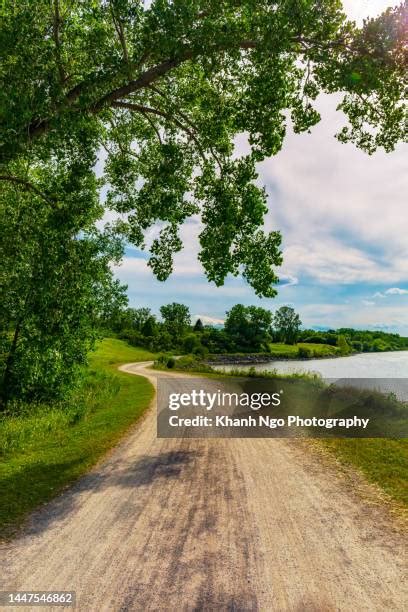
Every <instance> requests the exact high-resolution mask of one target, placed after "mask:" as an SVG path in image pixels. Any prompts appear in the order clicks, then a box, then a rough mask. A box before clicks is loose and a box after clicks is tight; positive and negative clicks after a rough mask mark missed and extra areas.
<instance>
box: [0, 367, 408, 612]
mask: <svg viewBox="0 0 408 612" xmlns="http://www.w3.org/2000/svg"><path fill="white" fill-rule="evenodd" d="M123 369H125V370H126V371H128V372H133V373H143V374H144V375H147V376H148V377H150V378H151V379H153V381H154V379H155V377H156V374H153V373H152V372H150V373H149V371H148V370H146V369H145V364H129V365H127V366H124V367H123ZM406 550H407V549H406V541H405V542H404V541H402V539H401V536H400V535H398V534H397V533H396V532H394V531H393V530H392V529H391V527H390V526H389V524H388V522H387V521H386V519H385V517H384V514H383V512H382V510H381V509H379V508H376V507H375V506H370V505H366V504H364V503H363V502H361V501H360V499H359V497H358V496H357V495H355V494H354V493H353V492H350V490H349V487H348V486H347V483H345V482H344V480H343V479H342V478H341V476H340V475H338V474H336V473H335V472H333V471H332V470H331V469H330V468H328V467H327V466H323V465H321V463H320V461H319V460H318V459H317V458H316V457H315V456H314V455H313V454H312V453H309V452H307V451H305V450H304V447H303V445H302V444H301V443H300V442H298V441H296V440H276V439H275V440H271V439H230V440H225V439H217V440H214V439H213V440H211V439H210V440H160V439H157V438H156V421H155V411H154V410H150V411H149V412H148V414H147V415H146V417H145V418H144V419H143V421H142V422H141V423H140V425H138V426H137V427H136V428H135V429H134V431H133V433H131V435H129V436H128V438H127V439H126V440H125V441H124V442H123V443H122V444H121V445H120V446H118V447H117V449H115V451H114V452H113V453H112V454H111V455H110V456H109V457H108V459H107V460H106V461H105V462H104V463H102V464H101V465H99V466H98V467H97V468H95V469H94V470H93V471H92V472H91V473H90V474H89V475H87V476H86V477H84V478H82V479H81V480H80V481H79V482H78V483H77V484H76V485H75V486H74V487H72V488H70V489H69V490H68V491H67V492H65V493H64V494H63V495H61V496H60V497H59V498H57V499H56V500H54V501H53V502H51V503H50V504H48V505H47V506H45V507H44V508H43V509H41V510H40V511H38V512H36V513H35V514H34V515H33V516H32V518H31V520H30V523H29V525H28V527H27V529H26V530H25V532H24V534H23V535H21V536H20V537H19V538H18V539H17V540H15V541H14V542H12V543H11V544H8V545H5V546H3V550H2V553H4V554H3V555H2V564H1V566H0V570H1V573H0V588H1V589H4V590H5V589H7V590H11V589H20V590H22V589H35V590H75V591H76V592H77V609H79V610H80V611H95V612H97V611H98V612H99V611H102V610H112V611H119V610H120V611H124V610H135V611H142V610H143V611H148V610H149V611H150V610H151V611H153V610H154V611H162V610H163V611H166V612H173V611H174V612H176V611H177V612H179V611H184V610H185V611H193V610H195V611H198V610H208V611H211V612H212V611H217V610H221V611H227V610H228V611H244V610H261V611H274V610H276V611H279V612H282V611H287V610H288V611H296V612H301V611H302V612H303V611H307V612H312V611H313V612H317V611H324V612H329V611H332V610H333V611H334V610H341V611H343V610H344V611H346V610H347V611H352V612H362V611H364V610H367V611H369V612H374V611H377V610H378V611H380V610H381V611H384V610H386V611H389V610H398V611H401V612H402V610H406V609H407V607H408V591H407V587H406V584H407V582H406V580H405V585H404V562H405V564H406V561H407V558H406V556H405V557H404V554H405V555H406ZM405 568H406V565H405ZM405 577H406V576H405ZM10 609H11V610H14V609H15V608H10ZM35 609H38V608H35ZM55 609H56V610H58V609H59V608H55ZM25 610H27V608H25Z"/></svg>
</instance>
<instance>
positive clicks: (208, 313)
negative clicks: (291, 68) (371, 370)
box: [116, 0, 408, 335]
mask: <svg viewBox="0 0 408 612" xmlns="http://www.w3.org/2000/svg"><path fill="white" fill-rule="evenodd" d="M343 4H344V6H345V8H346V10H347V12H348V14H349V15H350V17H352V18H353V19H355V20H357V21H359V20H361V19H362V18H363V17H364V16H366V15H368V14H371V15H375V14H378V13H379V12H381V10H383V9H384V8H385V7H386V6H390V5H391V4H397V2H394V3H393V2H391V0H370V1H368V0H347V1H345V0H343ZM335 107H336V99H335V98H332V97H329V96H324V97H323V96H322V97H321V98H320V100H319V110H320V111H321V115H322V121H321V122H320V123H319V124H318V125H317V126H315V128H313V131H312V133H311V134H304V135H292V134H288V137H287V139H286V142H285V145H284V148H283V150H282V151H281V152H280V153H279V154H278V155H277V156H276V157H273V158H271V159H268V160H266V161H264V162H263V163H262V164H261V165H260V166H259V174H260V180H261V182H262V183H263V184H264V185H265V186H266V189H267V192H268V194H269V214H268V216H267V219H266V225H267V227H268V228H274V229H279V230H280V231H281V232H282V235H283V252H284V264H283V266H282V268H280V270H279V276H280V278H281V285H280V287H279V294H278V297H277V298H275V299H273V300H271V299H262V300H261V299H258V298H257V297H256V296H255V295H254V293H253V291H252V290H251V288H250V287H248V285H246V283H245V282H244V281H243V280H242V279H234V278H232V279H231V278H230V279H228V280H227V282H226V284H225V286H224V287H221V288H216V287H215V286H213V285H210V284H209V283H208V282H207V280H206V278H205V276H204V274H203V272H202V269H201V266H200V264H199V263H198V262H197V257H196V256H197V251H198V245H197V234H198V233H199V230H200V226H199V222H198V221H192V222H190V223H189V224H188V225H187V226H186V227H185V228H184V231H183V238H184V241H185V248H184V250H183V251H182V252H181V253H179V254H178V255H177V256H176V260H175V271H174V273H173V275H172V277H171V278H170V279H169V280H168V281H166V282H165V283H160V282H158V281H156V280H155V279H154V277H153V276H152V273H151V270H150V268H148V267H147V266H146V257H145V256H144V255H143V254H141V253H140V252H138V251H136V250H134V249H131V248H129V249H127V251H126V257H125V259H124V261H123V265H122V266H121V267H120V268H117V269H116V274H117V276H118V277H119V278H120V279H121V280H122V281H123V282H125V283H127V285H128V295H129V301H130V305H131V306H150V307H151V308H152V310H153V311H154V312H158V309H159V307H160V305H161V304H165V303H168V302H169V301H180V302H183V303H185V304H187V305H188V306H189V307H190V310H191V312H192V314H193V315H194V316H200V317H202V318H203V319H205V320H206V321H208V322H211V321H214V322H220V321H222V320H223V318H224V316H225V310H228V309H229V308H230V307H231V306H232V305H233V304H236V303H238V302H240V303H244V304H259V305H262V306H264V307H266V308H270V309H271V310H274V309H276V308H277V307H279V306H280V305H282V304H290V305H293V306H294V307H295V308H296V310H297V311H298V312H299V313H300V315H301V318H302V321H303V324H304V325H305V326H307V327H311V326H314V327H317V326H328V327H339V326H354V327H363V328H381V329H385V330H390V331H391V330H392V331H398V332H399V333H402V334H405V335H408V240H407V236H408V214H407V211H406V203H407V202H406V200H407V195H406V194H407V193H408V168H407V152H408V151H407V150H408V147H406V146H400V147H399V148H398V149H397V150H396V151H395V152H394V153H392V154H388V155H387V154H385V153H382V152H378V153H376V154H375V155H374V156H371V157H369V156H367V155H366V154H364V153H362V152H361V151H358V150H356V149H355V147H354V146H353V145H344V144H340V143H339V142H338V141H337V140H336V139H335V138H334V134H335V132H336V131H337V128H338V127H341V126H342V125H343V124H344V121H343V120H342V116H341V115H340V114H339V113H337V112H336V111H335ZM239 146H240V148H241V150H244V148H245V145H244V143H240V144H239Z"/></svg>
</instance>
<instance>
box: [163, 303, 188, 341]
mask: <svg viewBox="0 0 408 612" xmlns="http://www.w3.org/2000/svg"><path fill="white" fill-rule="evenodd" d="M160 314H161V316H162V317H163V326H164V329H165V330H166V331H167V332H168V333H169V334H170V335H171V337H172V339H173V342H175V343H177V344H179V343H180V341H181V339H182V338H183V336H184V335H185V334H186V332H187V330H188V328H189V326H190V324H191V316H190V311H189V309H188V306H185V305H184V304H177V303H176V302H173V303H172V304H167V305H166V306H161V307H160Z"/></svg>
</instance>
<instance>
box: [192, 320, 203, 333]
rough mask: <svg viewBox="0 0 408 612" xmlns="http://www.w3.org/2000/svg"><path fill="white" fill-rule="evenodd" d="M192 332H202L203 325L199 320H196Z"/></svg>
mask: <svg viewBox="0 0 408 612" xmlns="http://www.w3.org/2000/svg"><path fill="white" fill-rule="evenodd" d="M193 329H194V331H195V332H199V333H201V332H202V331H204V325H203V322H202V320H201V319H197V321H196V322H195V323H194V328H193Z"/></svg>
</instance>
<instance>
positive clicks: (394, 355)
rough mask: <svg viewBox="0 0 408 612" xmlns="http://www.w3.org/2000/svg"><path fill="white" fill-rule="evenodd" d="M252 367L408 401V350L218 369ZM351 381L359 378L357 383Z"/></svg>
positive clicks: (228, 368)
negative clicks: (312, 375)
mask: <svg viewBox="0 0 408 612" xmlns="http://www.w3.org/2000/svg"><path fill="white" fill-rule="evenodd" d="M250 367H253V368H255V370H256V371H258V372H265V371H267V372H271V371H273V370H275V371H276V372H278V373H279V374H294V373H305V372H312V373H317V374H320V375H321V376H322V378H324V379H328V380H329V381H330V382H332V381H333V382H334V381H338V380H339V379H342V380H343V381H345V382H347V384H355V385H356V386H359V387H361V386H363V387H365V388H371V389H378V390H379V391H382V392H384V393H390V392H393V393H395V394H396V395H397V397H398V399H401V400H403V401H408V351H396V352H386V353H362V354H359V355H351V356H349V357H337V358H333V359H309V360H295V359H293V360H291V361H270V362H268V363H261V364H256V365H253V366H237V365H223V366H217V369H219V370H223V371H225V372H228V371H230V370H231V369H234V368H235V369H236V368H239V369H240V370H242V371H247V370H249V368H250ZM350 379H355V380H354V383H353V381H351V380H350Z"/></svg>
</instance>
